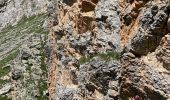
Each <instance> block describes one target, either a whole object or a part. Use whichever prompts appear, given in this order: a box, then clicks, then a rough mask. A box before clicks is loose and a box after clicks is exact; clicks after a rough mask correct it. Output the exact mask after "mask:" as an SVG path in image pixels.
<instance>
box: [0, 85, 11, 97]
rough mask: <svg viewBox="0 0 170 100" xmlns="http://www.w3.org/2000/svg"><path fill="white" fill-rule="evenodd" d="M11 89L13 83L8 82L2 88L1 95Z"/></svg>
mask: <svg viewBox="0 0 170 100" xmlns="http://www.w3.org/2000/svg"><path fill="white" fill-rule="evenodd" d="M10 90H11V85H10V84H6V85H5V86H4V87H3V88H2V89H0V95H3V94H7V93H8V92H9V91H10Z"/></svg>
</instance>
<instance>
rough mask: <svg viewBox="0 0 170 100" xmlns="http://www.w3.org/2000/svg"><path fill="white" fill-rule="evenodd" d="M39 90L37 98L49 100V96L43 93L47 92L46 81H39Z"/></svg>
mask: <svg viewBox="0 0 170 100" xmlns="http://www.w3.org/2000/svg"><path fill="white" fill-rule="evenodd" d="M38 89H39V94H40V95H39V96H38V97H37V99H38V100H48V99H49V98H48V96H46V95H44V94H43V92H44V91H45V90H47V83H46V82H45V80H43V79H41V80H39V81H38Z"/></svg>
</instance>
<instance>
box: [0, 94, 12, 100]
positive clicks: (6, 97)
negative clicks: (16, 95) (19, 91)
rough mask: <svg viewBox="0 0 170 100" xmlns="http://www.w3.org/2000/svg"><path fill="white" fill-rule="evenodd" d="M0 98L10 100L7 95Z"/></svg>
mask: <svg viewBox="0 0 170 100" xmlns="http://www.w3.org/2000/svg"><path fill="white" fill-rule="evenodd" d="M0 100H12V99H11V98H8V96H6V95H4V96H0Z"/></svg>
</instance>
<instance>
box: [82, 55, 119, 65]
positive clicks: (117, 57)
mask: <svg viewBox="0 0 170 100" xmlns="http://www.w3.org/2000/svg"><path fill="white" fill-rule="evenodd" d="M93 57H99V58H101V59H102V60H104V61H107V60H110V59H112V60H119V59H120V54H119V53H118V52H106V53H98V54H95V55H92V56H82V57H81V58H80V59H79V63H80V64H84V63H86V62H89V61H90V60H91V59H92V58H93Z"/></svg>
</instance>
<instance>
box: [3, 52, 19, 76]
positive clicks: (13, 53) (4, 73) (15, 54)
mask: <svg viewBox="0 0 170 100" xmlns="http://www.w3.org/2000/svg"><path fill="white" fill-rule="evenodd" d="M18 52H19V50H16V51H13V52H12V53H11V54H9V55H8V56H7V57H5V58H4V59H2V60H1V61H0V77H2V76H4V75H6V74H8V73H9V72H10V67H4V68H3V66H5V65H6V64H7V63H9V62H10V61H12V60H13V59H15V58H16V56H17V55H18Z"/></svg>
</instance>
